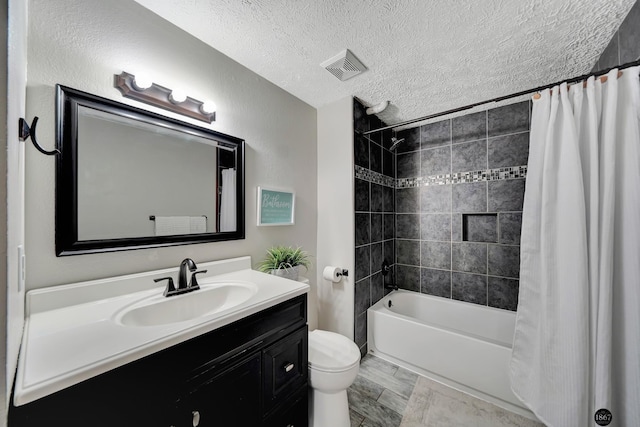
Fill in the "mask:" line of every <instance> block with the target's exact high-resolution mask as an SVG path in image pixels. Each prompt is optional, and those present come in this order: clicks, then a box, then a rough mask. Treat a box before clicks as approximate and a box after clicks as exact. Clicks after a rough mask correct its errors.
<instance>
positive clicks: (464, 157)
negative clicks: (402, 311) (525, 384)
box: [396, 101, 530, 310]
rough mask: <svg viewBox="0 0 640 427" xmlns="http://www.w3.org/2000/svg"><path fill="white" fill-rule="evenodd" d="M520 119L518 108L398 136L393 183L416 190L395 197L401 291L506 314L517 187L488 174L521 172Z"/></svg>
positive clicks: (526, 111)
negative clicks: (510, 170)
mask: <svg viewBox="0 0 640 427" xmlns="http://www.w3.org/2000/svg"><path fill="white" fill-rule="evenodd" d="M529 117H530V102H529V101H524V102H520V103H516V104H511V105H507V106H503V107H499V108H494V109H491V110H488V111H482V112H478V113H473V114H468V115H465V116H460V117H455V118H453V119H449V120H443V121H440V122H437V123H432V124H427V125H424V126H421V127H419V128H414V129H409V130H405V131H401V132H399V133H398V137H400V138H405V142H408V143H407V144H403V145H401V146H400V147H399V148H398V154H397V178H407V179H409V182H413V181H416V183H415V185H412V186H410V187H409V188H397V189H396V271H397V282H398V285H399V286H400V287H401V288H404V289H409V290H412V291H416V292H422V293H425V294H431V295H436V296H440V297H445V298H453V299H456V300H461V301H466V302H470V303H475V304H480V305H488V306H491V307H496V308H501V309H507V310H515V309H516V306H517V300H518V276H519V269H520V247H519V243H520V225H521V221H522V202H523V198H524V184H525V180H524V178H523V177H522V175H520V174H516V175H513V177H512V176H509V175H504V176H502V177H501V178H499V179H496V178H495V177H494V174H492V173H491V172H492V171H494V170H502V169H503V168H513V167H516V166H526V164H527V158H528V153H529V121H530V119H529ZM466 172H471V173H469V174H462V175H463V176H465V178H463V179H462V182H460V180H454V179H449V177H452V176H456V174H459V173H466ZM420 177H421V178H422V179H421V180H412V179H415V178H420ZM426 177H429V178H431V177H436V179H428V180H426V179H425V178H426ZM425 183H427V184H428V185H425Z"/></svg>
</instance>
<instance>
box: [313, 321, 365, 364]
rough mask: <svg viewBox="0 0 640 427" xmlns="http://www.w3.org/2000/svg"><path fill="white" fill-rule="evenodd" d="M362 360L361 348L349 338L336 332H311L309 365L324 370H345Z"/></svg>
mask: <svg viewBox="0 0 640 427" xmlns="http://www.w3.org/2000/svg"><path fill="white" fill-rule="evenodd" d="M359 361H360V350H359V349H358V346H357V345H356V344H355V343H354V342H353V341H351V340H350V339H349V338H347V337H345V336H343V335H340V334H337V333H335V332H329V331H321V330H317V329H316V330H315V331H312V332H309V366H310V367H312V368H314V369H319V370H323V371H343V370H346V369H349V368H351V367H352V366H353V365H354V364H356V363H358V362H359Z"/></svg>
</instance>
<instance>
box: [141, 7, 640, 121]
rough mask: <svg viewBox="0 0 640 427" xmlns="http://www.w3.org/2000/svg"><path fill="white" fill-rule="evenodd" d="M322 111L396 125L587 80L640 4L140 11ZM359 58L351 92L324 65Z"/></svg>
mask: <svg viewBox="0 0 640 427" xmlns="http://www.w3.org/2000/svg"><path fill="white" fill-rule="evenodd" d="M136 1H137V2H138V3H140V4H141V5H143V6H145V7H146V8H148V9H150V10H152V11H154V12H155V13H157V14H158V15H160V16H162V17H163V18H165V19H166V20H168V21H170V22H172V23H173V24H175V25H177V26H178V27H181V28H182V29H184V30H185V31H187V32H189V33H191V34H193V35H194V36H195V37H197V38H199V39H201V40H202V41H204V42H205V43H207V44H209V45H211V46H212V47H214V48H215V49H217V50H219V51H221V52H223V53H224V54H226V55H227V56H229V57H231V58H232V59H234V60H235V61H237V62H239V63H240V64H242V65H244V66H246V67H247V68H249V69H251V70H253V71H254V72H256V73H257V74H259V75H261V76H262V77H264V78H265V79H267V80H269V81H271V82H273V83H274V84H276V85H278V86H280V87H281V88H283V89H284V90H286V91H288V92H290V93H291V94H293V95H295V96H296V97H298V98H300V99H302V100H303V101H305V102H307V103H308V104H310V105H312V106H314V107H321V106H323V105H325V104H328V103H331V102H333V101H336V100H338V99H341V98H344V97H346V96H351V95H353V96H357V97H358V98H360V99H361V100H362V101H363V102H364V103H365V104H368V105H374V104H377V103H378V102H381V101H384V100H389V101H391V105H390V106H389V107H388V108H387V110H385V111H384V112H383V113H382V114H380V115H379V117H380V118H382V119H383V120H385V121H386V122H387V123H398V122H400V121H403V120H409V119H414V118H416V117H422V116H425V115H427V114H433V113H437V112H440V111H444V110H448V109H452V108H456V107H460V106H464V105H467V104H470V103H474V102H478V101H483V100H486V99H490V98H494V97H497V96H502V95H507V94H510V93H514V92H517V91H522V90H527V89H529V88H532V87H536V86H540V85H543V84H548V83H553V82H555V81H559V80H562V79H566V78H570V77H574V76H576V75H581V74H584V73H587V72H589V70H591V68H592V67H593V65H594V64H595V61H596V60H597V59H598V57H599V56H600V53H601V52H602V51H603V50H604V48H605V47H606V46H607V44H608V42H609V40H610V39H611V37H612V35H613V34H614V33H615V31H616V30H617V28H618V27H619V26H620V24H621V22H622V20H623V19H624V17H625V16H626V15H627V13H628V12H629V10H630V9H631V7H632V6H633V4H634V3H635V0H589V1H584V0H583V1H576V0H573V1H572V0H481V1H477V0H429V1H427V0H332V1H327V0H136ZM345 48H349V49H350V50H351V51H352V52H353V53H354V54H355V55H356V56H357V57H358V59H360V60H361V61H362V62H363V63H364V64H365V65H366V66H367V67H368V71H366V72H365V73H363V74H361V75H360V76H357V77H354V78H352V79H350V80H347V81H345V82H341V81H339V80H338V79H336V78H335V77H334V76H333V75H331V74H330V73H329V72H328V71H326V70H325V69H323V68H321V67H320V65H319V64H320V63H321V62H323V61H325V60H326V59H329V58H330V57H332V56H334V55H335V54H337V53H338V52H340V51H342V50H344V49H345Z"/></svg>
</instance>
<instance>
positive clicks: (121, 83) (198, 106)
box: [114, 71, 216, 123]
mask: <svg viewBox="0 0 640 427" xmlns="http://www.w3.org/2000/svg"><path fill="white" fill-rule="evenodd" d="M147 84H148V86H146V87H145V85H147ZM114 86H115V87H116V88H117V89H118V90H119V91H120V93H122V96H124V97H125V98H131V99H135V100H137V101H141V102H145V103H147V104H150V105H153V106H156V107H160V108H164V109H165V110H169V111H172V112H174V113H178V114H182V115H185V116H187V117H191V118H194V119H198V120H201V121H203V122H207V123H211V122H213V121H215V119H216V112H215V104H213V102H211V101H207V102H206V103H203V102H202V101H198V100H197V99H194V98H191V97H190V96H187V95H186V94H185V93H184V92H182V91H180V90H171V89H168V88H166V87H164V86H160V85H159V84H156V83H152V82H151V80H146V81H145V79H144V78H142V79H141V78H140V77H138V76H134V75H133V74H129V73H127V72H126V71H123V72H122V73H121V74H116V75H115V83H114Z"/></svg>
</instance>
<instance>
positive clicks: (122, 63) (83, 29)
mask: <svg viewBox="0 0 640 427" xmlns="http://www.w3.org/2000/svg"><path fill="white" fill-rule="evenodd" d="M28 64H29V67H28V85H27V117H33V116H39V117H40V122H39V125H38V126H39V128H38V137H39V139H40V140H41V141H42V144H43V145H45V146H47V147H51V146H52V145H53V143H54V138H55V132H54V125H55V108H54V106H55V85H56V84H57V83H59V84H63V85H65V86H69V87H72V88H75V89H79V90H82V91H85V92H89V93H93V94H96V95H98V96H102V97H106V98H110V99H114V100H116V101H118V102H121V103H126V104H131V105H135V106H137V107H141V108H144V109H147V110H150V111H154V112H156V113H158V114H162V115H169V116H171V117H174V118H177V119H179V120H183V121H189V122H191V123H193V124H195V125H197V126H205V127H210V128H212V129H215V130H218V131H220V132H223V133H226V134H229V135H233V136H237V137H239V138H242V139H244V140H245V141H246V200H245V202H246V218H245V220H246V226H247V227H246V228H247V230H246V239H244V240H240V241H231V242H222V243H208V244H196V245H185V246H177V247H170V248H158V249H145V250H134V251H125V252H117V253H108V254H92V255H80V256H71V257H61V258H57V257H56V256H55V252H54V231H55V227H54V218H55V209H54V190H55V183H54V181H55V180H54V176H55V161H54V159H52V158H49V157H45V156H43V155H41V154H40V153H37V152H36V151H35V150H32V149H29V150H27V187H26V206H27V213H26V224H27V233H26V240H27V257H28V260H27V265H28V270H27V289H36V288H42V287H46V286H55V285H59V284H65V283H72V282H78V281H83V280H90V279H96V278H101V277H108V276H116V275H122V274H129V273H134V272H140V271H146V270H154V269H159V268H168V267H174V266H177V265H178V264H179V263H180V261H181V260H182V259H183V258H185V257H191V258H193V259H194V260H195V261H196V262H199V261H205V260H216V259H224V258H230V257H235V256H241V255H250V256H252V258H253V261H254V263H257V262H258V261H259V260H260V259H261V258H262V257H263V256H264V253H265V250H266V249H267V248H269V247H270V246H272V245H278V244H284V245H293V246H302V247H303V248H304V249H305V250H307V251H308V252H309V253H310V254H311V255H312V256H315V252H316V240H317V239H316V228H317V188H316V187H317V171H316V157H317V153H316V148H317V147H316V140H317V124H316V110H315V109H314V108H312V107H311V106H309V105H307V104H305V103H304V102H302V101H300V100H299V99H297V98H295V97H294V96H292V95H290V94H289V93H287V92H285V91H284V90H282V89H280V88H278V87H276V86H275V85H273V84H271V83H270V82H268V81H266V80H264V79H263V78H261V77H260V76H258V75H257V74H255V73H253V72H251V71H250V70H248V69H246V68H244V67H243V66H241V65H239V64H238V63H236V62H234V61H233V60H231V59H229V58H228V57H226V56H225V55H223V54H221V53H220V52H218V51H216V50H214V49H212V48H211V47H209V46H207V45H205V44H204V43H202V42H201V41H199V40H197V39H196V38H194V37H192V36H190V35H189V34H187V33H185V32H184V31H182V30H180V29H178V28H177V27H175V26H173V25H171V24H169V23H168V22H166V21H164V20H163V19H161V18H160V17H158V16H157V15H155V14H154V13H152V12H150V11H149V10H147V9H145V8H143V7H142V6H140V5H139V4H137V3H135V2H132V1H128V0H114V1H109V2H105V1H101V0H88V1H87V0H71V1H64V2H57V1H56V2H52V1H48V0H33V1H31V2H30V4H29V49H28ZM123 70H125V71H127V72H130V73H133V74H140V73H146V74H147V75H149V76H151V78H152V80H153V81H154V82H156V83H158V84H161V85H163V86H165V87H169V88H176V87H180V88H182V89H183V90H184V91H185V93H187V95H189V96H192V97H194V98H196V99H212V100H213V101H214V102H216V104H217V107H218V111H217V121H216V122H214V123H213V124H211V125H210V126H207V125H206V124H203V123H202V122H198V121H196V120H191V119H188V118H185V117H182V116H179V115H175V114H173V113H168V112H166V111H165V110H161V109H157V108H154V107H151V106H147V105H145V104H141V103H138V102H136V101H133V100H129V99H126V98H123V97H122V96H121V95H120V92H119V91H118V90H117V89H115V88H114V87H113V79H114V77H113V76H114V74H119V73H121V72H122V71H123ZM259 185H262V186H272V187H281V188H291V189H293V190H294V191H295V192H296V221H295V225H293V226H287V227H260V228H259V227H257V226H256V197H257V195H256V187H257V186H259ZM190 196H191V197H193V198H197V197H199V195H198V194H191V195H190ZM307 275H308V276H309V277H310V279H311V287H312V290H311V292H310V294H309V303H310V307H309V323H310V326H311V327H315V324H316V317H317V316H316V308H315V282H316V280H315V278H316V268H315V265H314V266H313V267H312V268H311V271H310V272H309V273H307Z"/></svg>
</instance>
